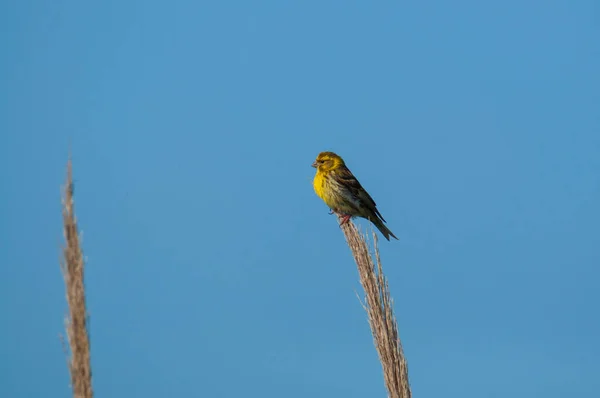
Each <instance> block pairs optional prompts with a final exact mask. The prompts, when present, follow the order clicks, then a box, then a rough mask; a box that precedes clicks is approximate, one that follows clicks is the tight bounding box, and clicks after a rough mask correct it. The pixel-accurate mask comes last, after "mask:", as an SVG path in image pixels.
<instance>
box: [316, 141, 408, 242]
mask: <svg viewBox="0 0 600 398" xmlns="http://www.w3.org/2000/svg"><path fill="white" fill-rule="evenodd" d="M312 167H314V168H316V169H317V172H316V174H315V178H314V180H313V188H314V189H315V193H316V194H317V196H318V197H320V198H321V199H322V200H323V201H324V202H325V204H326V205H327V206H329V208H330V209H331V211H332V213H337V214H338V215H340V217H341V218H342V221H341V222H340V226H342V225H344V224H345V223H347V222H348V221H349V220H350V218H352V217H362V218H365V219H367V220H369V221H371V222H372V223H373V224H374V225H375V226H376V227H377V229H379V231H380V232H381V234H382V235H383V236H384V237H385V238H386V239H387V240H388V241H389V240H390V236H391V237H393V238H395V239H396V240H397V239H398V238H397V237H396V235H394V234H393V233H392V231H390V230H389V229H388V227H386V226H385V225H384V222H386V221H385V220H384V219H383V217H382V216H381V213H380V212H379V210H378V209H377V206H376V204H375V201H374V200H373V198H371V196H370V195H369V194H368V193H367V191H366V190H365V189H364V188H363V187H362V185H360V183H359V182H358V180H357V179H356V177H355V176H354V174H352V172H351V171H350V169H348V167H347V166H346V163H345V162H344V159H342V158H341V157H340V156H339V155H337V154H336V153H334V152H321V153H319V155H318V156H317V159H316V160H315V161H314V163H313V164H312Z"/></svg>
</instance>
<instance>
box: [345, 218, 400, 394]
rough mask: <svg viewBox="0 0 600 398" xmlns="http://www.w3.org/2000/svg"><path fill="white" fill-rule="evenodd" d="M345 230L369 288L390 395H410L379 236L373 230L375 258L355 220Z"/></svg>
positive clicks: (376, 339) (373, 324)
mask: <svg viewBox="0 0 600 398" xmlns="http://www.w3.org/2000/svg"><path fill="white" fill-rule="evenodd" d="M340 219H341V218H340ZM342 230H343V231H344V235H345V236H346V242H348V246H349V247H350V250H351V251H352V256H353V257H354V261H355V262H356V265H357V267H358V273H359V275H360V283H361V285H362V286H363V289H364V290H365V298H366V300H365V303H364V304H363V307H364V308H365V310H366V311H367V315H368V317H369V325H370V326H371V332H372V334H373V340H374V343H375V348H376V349H377V353H378V354H379V360H380V361H381V366H382V368H383V378H384V381H385V386H386V388H387V390H388V397H389V398H410V397H411V391H410V385H409V383H408V367H407V363H406V359H405V358H404V352H403V350H402V343H401V342H400V337H399V335H398V325H397V322H396V317H395V315H394V311H393V308H392V305H393V300H392V298H391V296H390V293H389V289H388V283H387V279H386V278H385V276H384V274H383V270H382V267H381V258H380V257H379V249H378V248H377V235H376V234H375V233H373V248H374V252H375V259H373V256H371V253H370V252H369V246H368V245H367V241H366V239H365V237H363V236H362V235H361V234H360V233H359V232H358V229H357V228H356V226H355V225H354V223H353V222H352V221H348V222H347V223H345V224H344V225H343V226H342Z"/></svg>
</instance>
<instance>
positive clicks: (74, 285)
mask: <svg viewBox="0 0 600 398" xmlns="http://www.w3.org/2000/svg"><path fill="white" fill-rule="evenodd" d="M63 189H64V191H63V197H62V214H63V226H64V236H65V246H64V247H63V250H62V259H61V263H60V266H61V269H62V273H63V277H64V279H65V287H66V295H67V304H68V306H69V315H67V317H66V319H65V326H66V330H67V341H68V343H69V348H70V354H71V355H70V358H69V360H68V365H69V372H70V373H71V388H72V390H73V397H75V398H92V396H93V392H92V368H91V365H90V340H89V336H88V332H87V324H88V318H87V310H86V305H85V286H84V283H83V271H84V261H83V252H82V251H81V246H80V242H79V234H78V231H77V220H76V218H75V207H74V204H73V173H72V168H71V159H69V161H68V163H67V180H66V184H65V186H64V187H63Z"/></svg>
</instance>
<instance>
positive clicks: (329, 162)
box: [312, 152, 345, 173]
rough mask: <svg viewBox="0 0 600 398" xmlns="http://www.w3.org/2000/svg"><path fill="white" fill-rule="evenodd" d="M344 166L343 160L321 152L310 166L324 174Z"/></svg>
mask: <svg viewBox="0 0 600 398" xmlns="http://www.w3.org/2000/svg"><path fill="white" fill-rule="evenodd" d="M344 165H345V164H344V160H343V159H342V158H341V157H339V156H338V155H336V154H335V153H333V152H321V153H320V154H319V156H317V159H316V160H315V161H314V163H313V164H312V167H314V168H316V169H317V170H319V171H320V172H323V173H326V172H328V171H331V170H335V169H337V168H338V167H340V166H344Z"/></svg>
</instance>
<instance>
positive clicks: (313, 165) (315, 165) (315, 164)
mask: <svg viewBox="0 0 600 398" xmlns="http://www.w3.org/2000/svg"><path fill="white" fill-rule="evenodd" d="M311 166H312V167H314V168H315V169H316V168H317V161H316V160H315V161H314V162H313V164H311Z"/></svg>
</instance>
